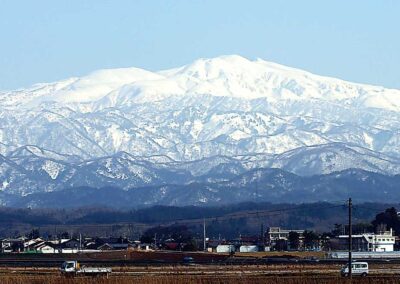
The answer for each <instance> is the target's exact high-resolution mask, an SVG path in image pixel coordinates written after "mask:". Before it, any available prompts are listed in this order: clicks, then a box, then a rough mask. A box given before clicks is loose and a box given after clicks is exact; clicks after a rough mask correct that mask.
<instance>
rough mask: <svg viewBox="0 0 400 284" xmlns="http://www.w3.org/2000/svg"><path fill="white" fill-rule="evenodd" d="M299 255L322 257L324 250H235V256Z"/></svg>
mask: <svg viewBox="0 0 400 284" xmlns="http://www.w3.org/2000/svg"><path fill="white" fill-rule="evenodd" d="M287 256H291V257H299V258H309V257H316V258H324V257H325V252H321V251H286V252H285V251H265V252H264V251H260V252H236V253H235V257H257V258H260V257H287Z"/></svg>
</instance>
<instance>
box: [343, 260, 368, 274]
mask: <svg viewBox="0 0 400 284" xmlns="http://www.w3.org/2000/svg"><path fill="white" fill-rule="evenodd" d="M351 273H352V275H354V276H362V277H366V276H367V275H368V273H369V270H368V263H367V262H358V261H355V262H353V263H352V264H351ZM340 274H341V275H342V276H343V277H347V276H349V265H348V264H346V265H345V266H343V267H342V269H341V270H340Z"/></svg>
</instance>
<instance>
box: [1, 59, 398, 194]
mask: <svg viewBox="0 0 400 284" xmlns="http://www.w3.org/2000/svg"><path fill="white" fill-rule="evenodd" d="M255 168H279V169H283V170H285V171H288V172H291V173H294V174H297V175H300V176H312V175H317V174H330V173H332V172H335V171H342V170H347V169H350V168H358V169H362V170H366V171H370V172H375V173H380V174H384V175H396V174H400V90H394V89H386V88H384V87H380V86H371V85H364V84H356V83H351V82H347V81H343V80H339V79H335V78H328V77H323V76H318V75H315V74H311V73H309V72H306V71H303V70H299V69H295V68H290V67H286V66H282V65H279V64H275V63H271V62H267V61H264V60H262V59H257V60H254V61H251V60H248V59H246V58H243V57H240V56H237V55H232V56H221V57H217V58H211V59H199V60H196V61H195V62H193V63H191V64H188V65H186V66H182V67H177V68H174V69H170V70H163V71H158V72H151V71H146V70H142V69H138V68H122V69H109V70H99V71H96V72H93V73H91V74H89V75H87V76H84V77H80V78H70V79H66V80H62V81H59V82H54V83H41V84H36V85H34V86H32V87H30V88H27V89H19V90H15V91H7V92H0V191H3V192H8V193H15V194H19V195H26V194H29V193H33V192H41V191H43V192H45V191H46V192H47V191H57V190H61V189H63V188H68V187H76V186H93V187H101V186H106V185H112V186H116V187H119V188H122V189H124V190H128V189H130V188H135V187H138V186H145V185H149V186H152V185H162V184H167V183H171V182H174V181H175V182H179V183H182V184H190V183H191V182H195V181H198V180H197V178H198V177H200V176H202V177H201V178H200V180H201V181H210V182H212V181H223V180H227V179H228V177H234V176H237V175H239V174H243V173H244V172H246V171H248V170H252V169H255ZM209 170H212V171H214V173H217V175H216V176H212V175H211V174H210V172H209ZM218 173H219V175H218ZM204 175H205V176H204ZM174 176H178V178H176V177H174ZM171 177H174V178H171ZM165 194H166V191H165V188H164V189H163V192H162V194H161V195H165ZM199 198H200V197H199ZM201 198H202V199H201V200H202V201H204V202H205V201H206V200H209V197H208V198H206V197H204V196H202V197H201Z"/></svg>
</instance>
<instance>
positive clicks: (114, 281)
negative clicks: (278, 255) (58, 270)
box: [0, 275, 399, 284]
mask: <svg viewBox="0 0 400 284" xmlns="http://www.w3.org/2000/svg"><path fill="white" fill-rule="evenodd" d="M0 282H1V283H2V284H27V283H29V284H95V283H96V284H131V283H141V284H231V283H232V284H261V283H263V284H265V283H271V284H283V283H284V284H308V283H310V284H336V283H350V281H348V280H347V279H343V278H339V277H322V276H317V277H306V276H291V277H253V276H236V277H224V276H220V277H210V276H177V275H174V276H160V277H154V276H152V277H149V276H140V277H110V278H109V279H106V278H63V277H60V276H41V275H37V276H18V275H15V276H5V277H0ZM352 283H357V284H358V283H360V284H361V283H363V284H364V283H365V284H392V283H393V284H394V283H399V278H395V277H386V278H382V277H379V278H378V277H367V278H363V279H362V278H354V279H353V282H352Z"/></svg>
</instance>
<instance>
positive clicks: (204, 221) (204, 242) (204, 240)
mask: <svg viewBox="0 0 400 284" xmlns="http://www.w3.org/2000/svg"><path fill="white" fill-rule="evenodd" d="M206 250H207V246H206V218H203V251H206Z"/></svg>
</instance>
